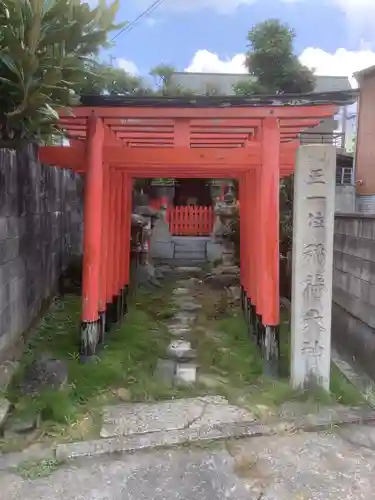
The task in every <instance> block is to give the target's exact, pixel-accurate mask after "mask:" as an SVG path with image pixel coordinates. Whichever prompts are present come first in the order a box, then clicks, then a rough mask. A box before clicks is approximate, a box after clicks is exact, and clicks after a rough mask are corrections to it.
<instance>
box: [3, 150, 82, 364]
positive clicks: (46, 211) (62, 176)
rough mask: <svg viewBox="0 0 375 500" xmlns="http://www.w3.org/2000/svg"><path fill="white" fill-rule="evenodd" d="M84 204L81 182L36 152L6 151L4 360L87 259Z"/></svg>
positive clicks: (4, 172) (4, 177)
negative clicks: (77, 260) (68, 274)
mask: <svg viewBox="0 0 375 500" xmlns="http://www.w3.org/2000/svg"><path fill="white" fill-rule="evenodd" d="M81 199H82V180H81V178H80V177H77V176H75V174H73V173H71V172H70V171H64V170H62V169H57V168H54V167H47V166H41V165H40V164H39V163H38V161H37V149H36V147H34V146H31V145H29V146H25V147H23V148H21V149H20V150H19V151H17V152H16V151H11V150H6V149H1V150H0V360H1V359H2V358H4V357H5V356H6V355H7V351H8V349H9V348H10V347H11V346H12V345H13V344H14V343H15V342H16V341H17V340H18V339H19V338H20V336H21V334H22V333H23V332H24V331H25V330H27V328H28V327H29V326H30V324H31V323H32V321H33V320H34V319H35V318H36V316H37V315H38V313H39V311H40V310H41V308H42V307H43V304H44V303H45V302H46V300H47V299H49V297H51V295H52V294H53V293H55V292H56V290H57V284H58V278H59V276H60V275H61V271H62V270H63V269H64V268H65V267H66V266H67V265H68V263H69V260H70V258H71V257H72V256H73V255H77V254H80V253H81V246H82V204H81Z"/></svg>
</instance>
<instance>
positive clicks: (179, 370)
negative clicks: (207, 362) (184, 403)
mask: <svg viewBox="0 0 375 500" xmlns="http://www.w3.org/2000/svg"><path fill="white" fill-rule="evenodd" d="M196 380H197V365H196V364H195V363H177V365H176V374H175V383H176V384H187V385H190V384H195V382H196Z"/></svg>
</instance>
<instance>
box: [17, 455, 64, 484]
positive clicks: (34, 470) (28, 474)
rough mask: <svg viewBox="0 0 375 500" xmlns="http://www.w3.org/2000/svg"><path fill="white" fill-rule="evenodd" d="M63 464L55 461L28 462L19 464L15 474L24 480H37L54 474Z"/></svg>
mask: <svg viewBox="0 0 375 500" xmlns="http://www.w3.org/2000/svg"><path fill="white" fill-rule="evenodd" d="M63 463H64V462H62V461H60V460H56V459H48V460H40V461H28V462H23V463H22V464H20V465H19V466H18V467H17V469H16V472H17V473H18V474H19V475H20V476H21V477H23V478H24V479H30V480H33V479H38V478H41V477H46V476H49V475H50V474H52V473H53V472H55V471H56V470H57V469H58V468H59V467H60V466H61V465H63Z"/></svg>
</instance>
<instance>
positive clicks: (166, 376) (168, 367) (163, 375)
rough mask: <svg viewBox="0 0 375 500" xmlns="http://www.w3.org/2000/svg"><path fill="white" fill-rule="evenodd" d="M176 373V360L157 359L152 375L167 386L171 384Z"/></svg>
mask: <svg viewBox="0 0 375 500" xmlns="http://www.w3.org/2000/svg"><path fill="white" fill-rule="evenodd" d="M175 373H176V362H175V361H173V360H172V359H161V358H159V359H158V362H157V365H156V368H155V371H154V377H155V378H157V379H158V380H159V381H160V382H161V383H163V384H165V385H166V386H167V387H172V386H173V381H174V376H175Z"/></svg>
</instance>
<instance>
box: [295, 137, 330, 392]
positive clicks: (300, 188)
mask: <svg viewBox="0 0 375 500" xmlns="http://www.w3.org/2000/svg"><path fill="white" fill-rule="evenodd" d="M335 175H336V148H335V147H334V146H331V145H323V144H309V145H305V146H301V147H300V148H299V151H298V154H297V162H296V170H295V179H294V207H293V210H294V220H293V274H292V324H291V335H292V338H291V383H292V385H293V387H295V388H309V387H311V386H318V387H322V388H324V389H326V390H329V382H330V364H331V304H332V263H333V262H332V261H333V231H334V214H335Z"/></svg>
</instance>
